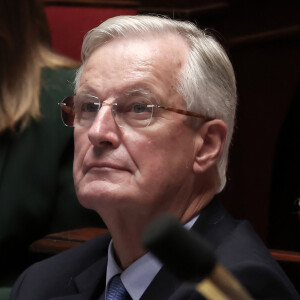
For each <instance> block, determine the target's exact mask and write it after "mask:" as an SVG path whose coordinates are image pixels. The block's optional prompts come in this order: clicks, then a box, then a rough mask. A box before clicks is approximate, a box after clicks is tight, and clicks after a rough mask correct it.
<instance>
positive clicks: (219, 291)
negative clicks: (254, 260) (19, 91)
mask: <svg viewBox="0 0 300 300" xmlns="http://www.w3.org/2000/svg"><path fill="white" fill-rule="evenodd" d="M142 244H143V246H144V247H145V248H146V249H148V250H149V251H151V252H152V253H153V254H154V255H155V256H156V257H157V258H158V259H159V260H160V261H161V262H162V263H163V264H164V265H165V267H166V268H167V269H168V270H169V271H170V272H171V273H173V274H174V275H175V276H176V277H177V278H178V279H180V280H182V281H186V282H189V283H192V284H194V285H195V288H196V290H197V291H198V292H200V293H201V294H202V295H203V296H205V297H206V298H207V299H212V300H215V299H218V300H223V299H224V300H225V299H227V300H228V299H232V300H235V299H236V300H249V299H251V296H250V295H249V293H248V292H247V291H246V289H245V288H244V287H243V286H242V285H241V284H240V283H239V282H238V281H237V279H236V278H235V277H234V276H233V275H232V274H231V273H229V272H228V271H227V270H226V269H225V268H224V267H222V266H221V265H220V264H218V263H217V259H216V256H215V254H214V253H213V250H212V248H211V246H210V245H209V244H208V242H207V241H205V240H204V239H202V238H200V236H199V235H197V234H196V233H194V232H192V231H188V230H186V229H185V228H183V227H182V226H181V224H180V223H179V222H178V221H177V220H176V219H175V218H174V217H173V216H171V215H161V216H159V217H158V218H156V219H155V220H154V221H153V222H152V223H151V224H150V225H149V226H148V227H147V228H146V230H145V231H144V234H143V237H142Z"/></svg>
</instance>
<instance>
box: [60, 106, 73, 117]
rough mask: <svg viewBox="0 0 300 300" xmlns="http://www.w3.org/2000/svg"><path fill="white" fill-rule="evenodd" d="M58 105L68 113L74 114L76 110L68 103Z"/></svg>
mask: <svg viewBox="0 0 300 300" xmlns="http://www.w3.org/2000/svg"><path fill="white" fill-rule="evenodd" d="M58 105H59V106H60V108H61V109H62V110H63V111H64V112H66V113H67V114H68V115H71V116H74V111H73V109H72V108H70V107H69V106H67V105H66V103H58Z"/></svg>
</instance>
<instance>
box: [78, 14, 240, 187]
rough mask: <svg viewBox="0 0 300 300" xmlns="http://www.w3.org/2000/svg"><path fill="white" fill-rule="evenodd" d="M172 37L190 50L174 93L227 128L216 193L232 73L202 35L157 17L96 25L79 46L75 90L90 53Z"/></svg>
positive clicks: (231, 111)
mask: <svg viewBox="0 0 300 300" xmlns="http://www.w3.org/2000/svg"><path fill="white" fill-rule="evenodd" d="M165 33H173V34H176V35H179V36H180V37H182V38H183V39H184V40H185V41H186V42H187V44H188V45H189V48H190V54H189V57H188V59H187V62H186V65H185V66H184V67H183V68H182V71H181V73H180V74H179V77H178V86H177V89H178V92H179V94H181V95H182V97H183V98H184V100H185V101H186V104H187V109H188V110H192V111H194V112H198V113H201V114H204V115H205V116H207V117H209V118H212V119H221V120H223V121H224V122H225V124H226V126H227V136H226V141H225V146H224V150H223V153H222V155H221V156H220V158H219V160H218V162H217V170H218V179H219V187H218V192H220V191H221V190H222V189H223V188H224V186H225V184H226V169H227V161H228V152H229V146H230V142H231V138H232V133H233V128H234V120H235V110H236V99H237V95H236V82H235V76H234V71H233V68H232V65H231V63H230V61H229V58H228V56H227V54H226V52H225V50H224V49H223V47H222V46H221V45H220V44H219V43H218V42H217V41H216V40H215V38H214V37H212V36H211V35H209V34H207V32H206V31H204V30H201V29H199V28H197V27H196V25H194V24H193V23H191V22H187V21H177V20H171V19H169V18H166V17H159V16H141V15H138V16H118V17H114V18H111V19H108V20H107V21H105V22H103V23H102V24H100V25H99V26H98V27H96V28H94V29H92V30H91V31H89V32H88V33H87V35H86V36H85V38H84V41H83V45H82V52H81V57H82V62H83V64H82V66H81V67H80V68H79V70H78V72H77V76H76V78H75V90H77V88H78V86H79V82H80V77H81V74H82V71H83V69H84V66H85V64H86V62H87V60H88V59H89V57H90V56H91V54H92V53H93V51H94V50H95V49H97V48H99V47H101V46H102V45H104V44H105V43H107V42H108V41H110V40H113V39H117V38H120V37H130V36H142V35H145V34H152V35H158V36H160V35H161V34H165Z"/></svg>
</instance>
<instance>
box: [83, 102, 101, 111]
mask: <svg viewBox="0 0 300 300" xmlns="http://www.w3.org/2000/svg"><path fill="white" fill-rule="evenodd" d="M98 110H99V103H93V102H87V103H83V104H82V106H81V111H82V112H97V111H98Z"/></svg>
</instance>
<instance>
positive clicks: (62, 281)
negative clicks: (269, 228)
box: [11, 16, 297, 300]
mask: <svg viewBox="0 0 300 300" xmlns="http://www.w3.org/2000/svg"><path fill="white" fill-rule="evenodd" d="M82 57H83V65H82V67H81V68H80V69H79V72H78V74H77V79H76V87H75V91H76V95H75V96H71V97H68V98H66V99H64V101H63V102H62V103H61V104H60V105H61V107H62V114H63V120H64V122H65V124H66V125H68V126H74V128H75V129H74V130H75V131H74V136H75V159H74V181H75V186H76V191H77V195H78V199H79V201H80V203H81V204H82V205H83V206H84V207H86V208H89V209H93V210H95V211H96V212H97V213H98V214H99V215H100V216H101V217H102V219H103V220H104V221H105V223H106V225H107V227H108V229H109V231H110V235H105V236H102V237H99V238H96V239H94V240H92V241H90V242H88V243H85V244H83V245H81V246H79V247H76V248H74V249H71V250H69V251H66V252H64V253H62V254H60V255H57V256H55V257H53V258H50V259H48V260H46V261H43V262H40V263H38V264H36V265H34V266H32V267H31V268H30V269H28V270H27V271H25V272H24V273H23V274H22V275H21V277H20V278H19V280H18V281H17V282H16V284H15V287H14V290H13V293H12V298H11V299H26V300H28V299H30V300H35V299H36V300H41V299H61V300H62V299H65V300H67V299H74V300H75V299H134V300H137V299H142V300H146V299H158V300H160V299H161V300H164V299H173V300H179V299H202V296H201V295H200V294H199V293H198V292H196V291H195V290H194V289H192V288H191V287H189V286H188V285H186V284H185V283H183V282H180V281H179V280H177V279H176V278H174V277H173V275H172V274H170V273H168V271H166V270H165V268H164V267H163V266H162V265H161V263H160V262H159V261H157V260H156V259H155V258H154V257H153V256H152V255H151V254H150V253H147V252H146V250H145V249H144V248H143V247H142V245H141V236H142V234H143V232H144V229H145V228H146V227H147V225H148V224H149V223H150V222H151V221H152V220H153V219H154V218H155V217H156V216H158V215H160V214H161V213H168V214H171V215H173V216H174V217H176V218H177V219H178V220H180V222H181V223H182V224H185V226H186V227H187V228H191V227H192V230H194V231H195V232H197V233H199V234H201V236H202V237H204V238H205V239H207V240H208V241H209V242H210V243H211V244H212V246H213V248H214V251H215V253H216V255H217V257H218V259H219V261H220V262H221V263H222V264H223V265H224V266H225V267H227V268H228V269H229V270H230V271H231V272H232V273H233V274H235V275H236V277H237V278H238V279H239V280H240V281H241V283H242V284H243V285H244V286H245V287H246V289H248V291H249V293H250V294H251V295H252V296H253V297H254V298H259V299H267V298H268V299H296V298H297V292H296V291H295V290H294V288H293V286H292V285H291V284H290V282H289V281H288V279H287V278H286V276H285V275H284V273H283V272H282V271H281V269H280V268H279V267H278V265H277V264H276V263H275V261H273V259H272V258H271V256H270V255H269V253H268V251H267V249H266V248H265V247H264V245H263V244H262V242H261V241H260V240H259V239H258V238H257V237H256V235H255V233H254V232H253V231H252V229H251V227H250V226H249V224H248V223H247V222H237V221H235V220H233V219H232V218H231V217H230V216H229V215H228V214H227V213H226V211H225V210H224V208H223V207H222V205H221V204H220V203H219V202H218V200H217V199H215V198H214V195H215V194H216V193H218V192H220V191H221V190H222V189H223V187H224V185H225V173H226V165H227V156H228V148H229V144H230V139H231V136H232V132H233V125H234V115H235V107H236V86H235V77H234V72H233V69H232V66H231V64H230V62H229V60H228V57H227V56H226V54H225V52H224V50H223V49H222V47H221V46H220V45H219V44H218V43H217V42H216V41H215V40H214V39H213V38H212V37H210V36H209V35H207V34H206V33H205V32H203V31H201V30H199V29H197V28H196V27H195V26H194V25H193V24H190V23H187V22H179V21H174V20H169V19H167V18H160V17H153V16H131V17H128V16H123V17H116V18H113V19H110V20H108V21H106V22H104V23H102V24H101V25H100V26H98V27H97V28H94V29H93V30H92V31H90V32H89V33H88V34H87V36H86V37H85V40H84V43H83V48H82ZM119 275H120V276H119ZM115 286H117V288H115ZM119 288H121V289H123V292H124V293H125V294H126V296H125V297H127V298H117V296H116V294H113V295H111V289H113V290H116V289H119Z"/></svg>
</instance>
